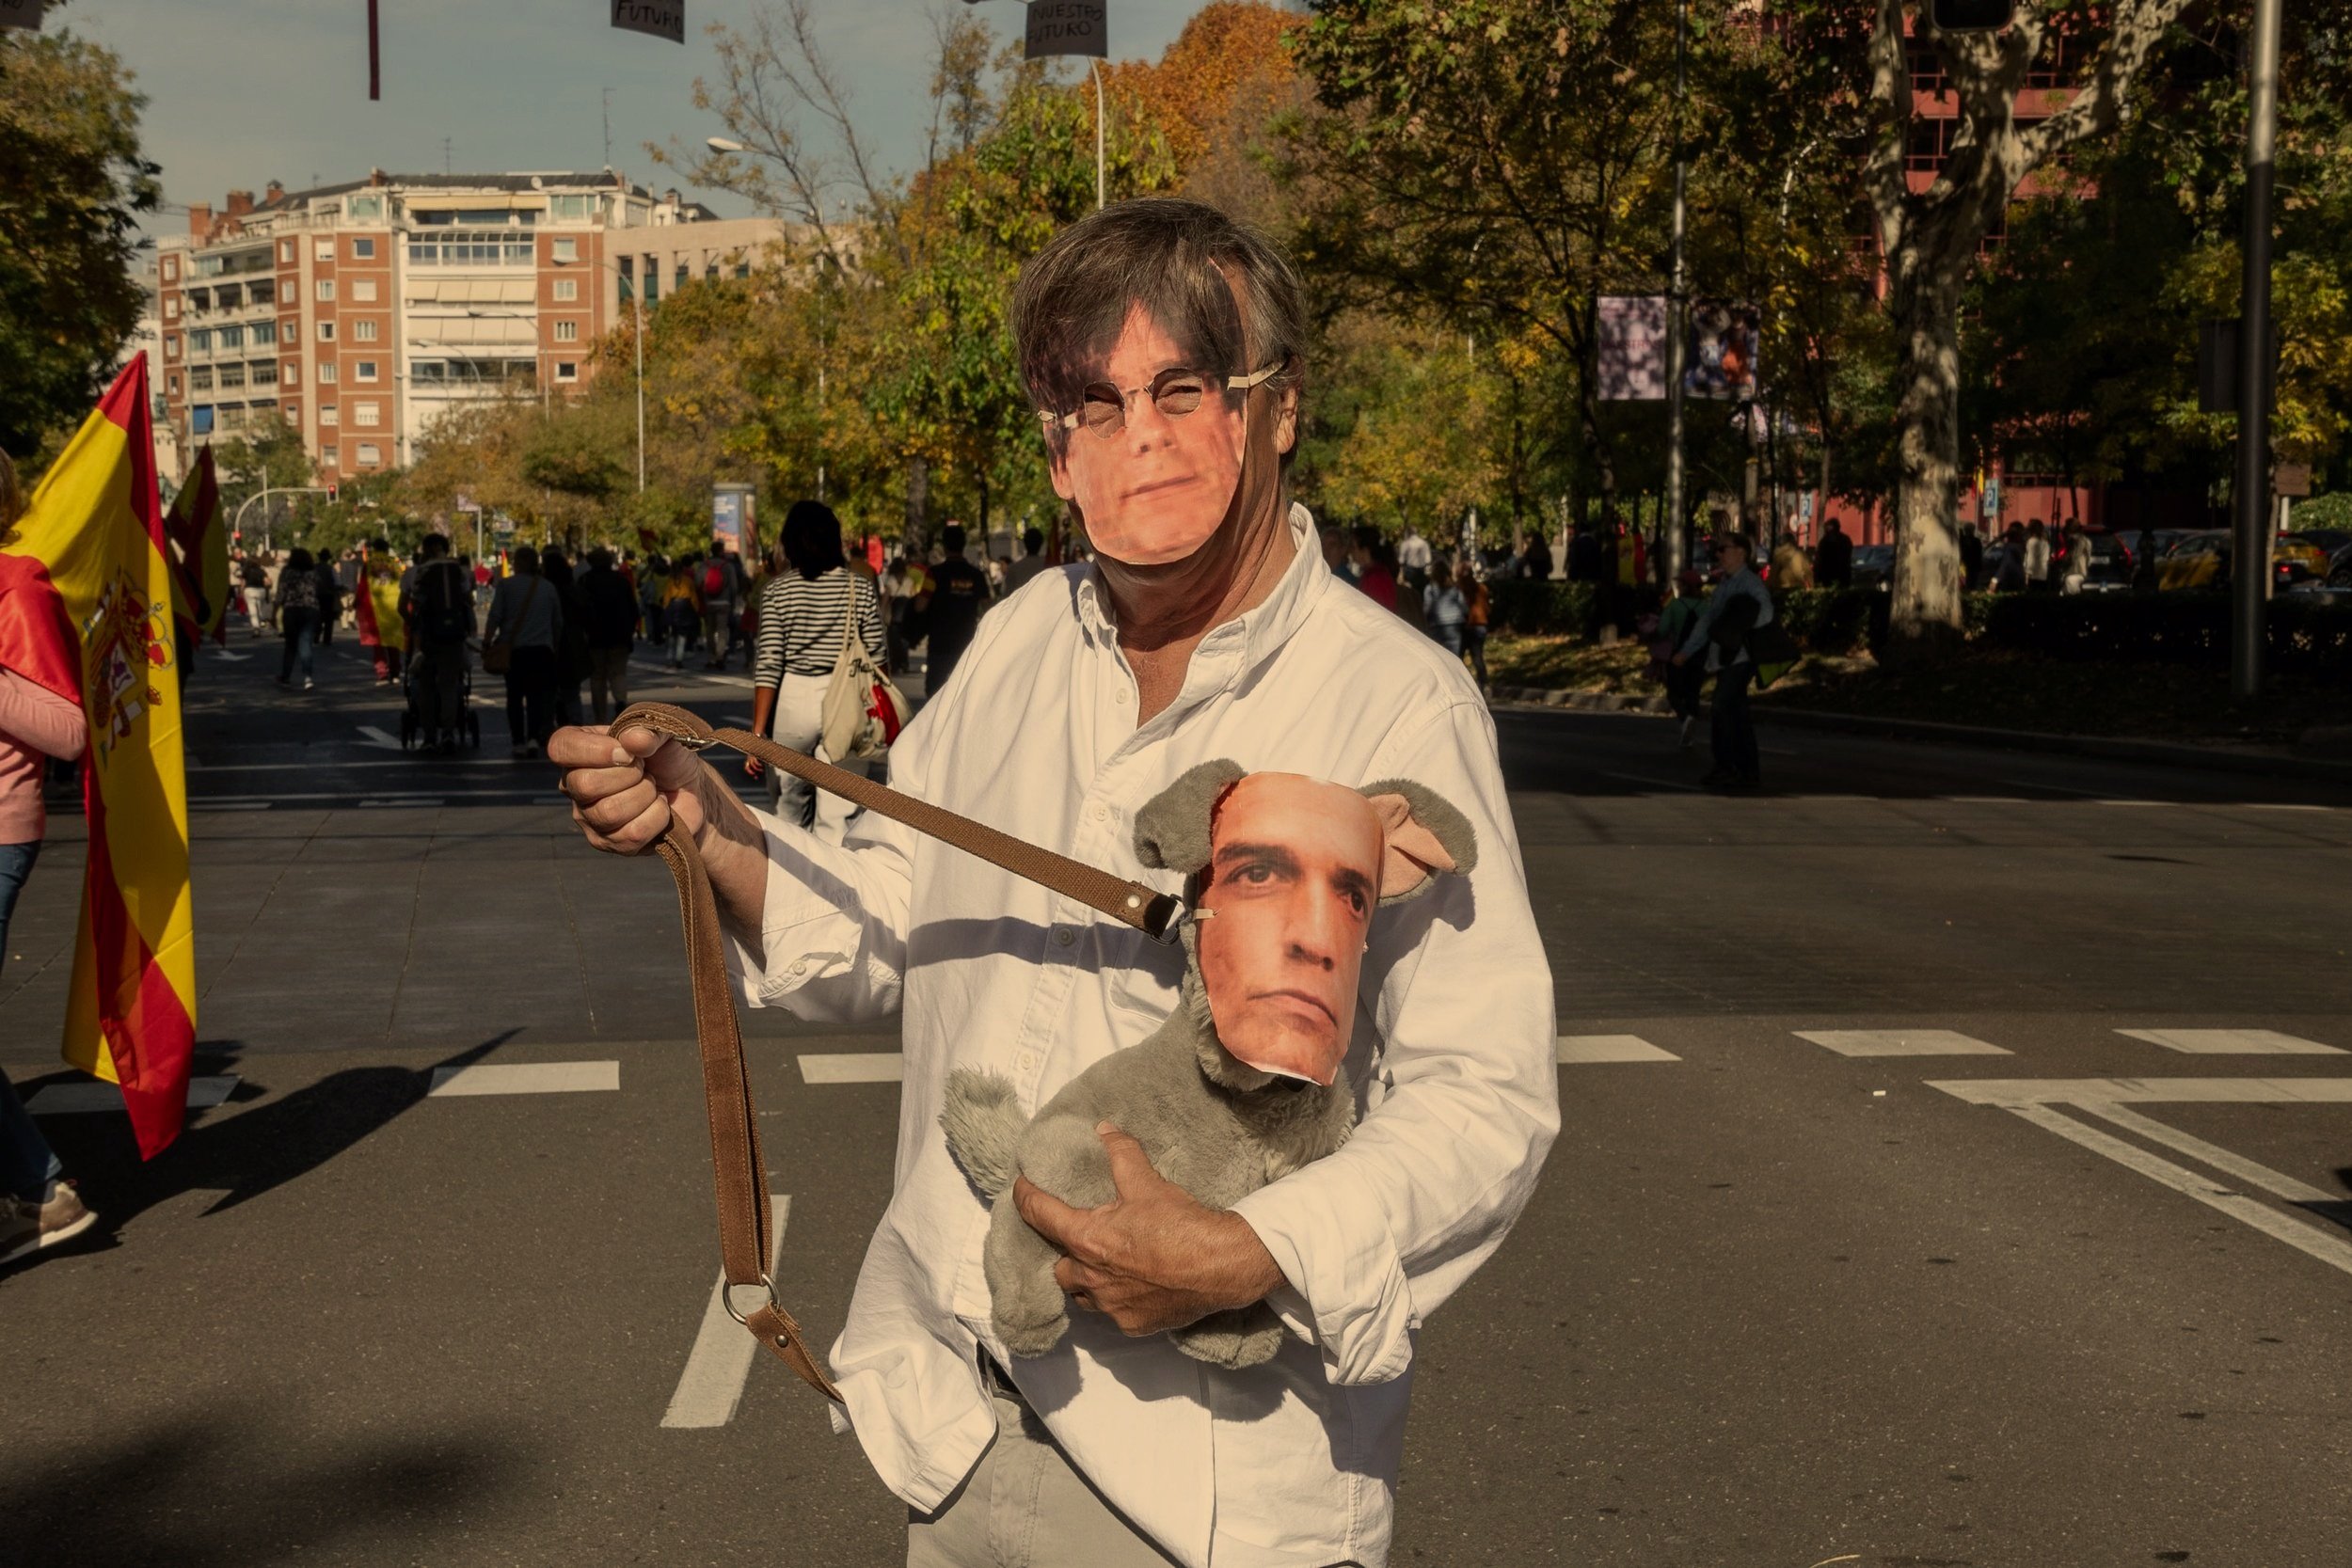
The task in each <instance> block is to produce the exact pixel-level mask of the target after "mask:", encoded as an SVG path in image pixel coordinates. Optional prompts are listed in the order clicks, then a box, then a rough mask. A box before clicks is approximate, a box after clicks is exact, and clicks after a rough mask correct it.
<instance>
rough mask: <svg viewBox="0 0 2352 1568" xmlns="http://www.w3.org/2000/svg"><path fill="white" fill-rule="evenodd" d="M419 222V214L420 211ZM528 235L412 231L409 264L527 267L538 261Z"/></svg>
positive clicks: (495, 232)
mask: <svg viewBox="0 0 2352 1568" xmlns="http://www.w3.org/2000/svg"><path fill="white" fill-rule="evenodd" d="M419 216H420V221H422V214H420V215H419ZM538 259H539V258H538V254H537V252H536V251H535V249H534V248H533V247H532V243H531V238H530V236H529V235H527V234H516V233H512V232H498V231H489V232H465V231H460V230H452V231H450V232H448V233H440V234H414V235H411V236H410V237H409V240H408V264H409V265H410V266H412V267H527V266H532V265H533V264H535V263H536V262H537V261H538Z"/></svg>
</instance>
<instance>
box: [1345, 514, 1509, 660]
mask: <svg viewBox="0 0 2352 1568" xmlns="http://www.w3.org/2000/svg"><path fill="white" fill-rule="evenodd" d="M1322 537H1323V560H1324V564H1326V565H1327V566H1329V567H1330V568H1331V570H1332V571H1333V572H1334V573H1336V574H1338V576H1339V577H1340V578H1341V580H1343V581H1344V582H1347V583H1350V584H1352V585H1354V586H1355V587H1357V588H1359V589H1360V590H1362V591H1363V593H1364V594H1366V595H1368V596H1369V597H1370V598H1371V599H1372V600H1373V602H1375V604H1377V605H1379V606H1380V607H1381V608H1382V609H1384V610H1393V611H1394V612H1395V613H1396V615H1397V617H1398V618H1399V619H1400V620H1402V621H1404V622H1405V624H1406V625H1407V626H1412V627H1414V628H1416V629H1417V630H1419V631H1421V632H1422V633H1424V634H1425V635H1427V636H1428V637H1429V638H1431V639H1432V640H1433V641H1436V642H1437V643H1438V645H1439V646H1440V647H1442V648H1444V649H1445V650H1446V652H1448V653H1450V654H1452V655H1454V657H1456V658H1459V659H1461V660H1462V661H1463V662H1464V663H1465V664H1466V665H1467V666H1468V667H1469V669H1470V673H1471V674H1472V676H1473V677H1474V678H1475V679H1476V680H1477V682H1478V689H1480V690H1481V691H1485V690H1486V689H1488V688H1489V686H1490V684H1491V683H1490V682H1489V681H1488V679H1487V676H1486V638H1487V635H1488V633H1489V632H1490V631H1491V629H1492V626H1493V618H1494V616H1493V611H1494V603H1493V598H1492V595H1490V594H1488V593H1487V591H1486V570H1485V567H1484V565H1483V564H1482V563H1481V562H1480V561H1479V559H1478V556H1477V553H1476V552H1475V551H1472V550H1463V551H1460V552H1458V553H1447V552H1441V551H1439V550H1438V548H1437V547H1436V546H1433V545H1431V544H1430V543H1429V541H1428V540H1426V539H1424V538H1422V536H1421V534H1420V533H1419V532H1418V531H1414V530H1410V529H1408V530H1406V532H1405V533H1404V535H1403V536H1402V537H1401V538H1398V539H1396V540H1394V541H1391V540H1389V539H1386V538H1384V537H1383V536H1382V535H1381V532H1380V531H1379V530H1378V529H1376V528H1374V527H1372V526H1371V525H1370V524H1359V525H1357V526H1356V527H1354V528H1342V527H1340V526H1339V525H1337V524H1335V523H1331V524H1326V525H1324V528H1323V531H1322ZM1545 575H1546V576H1549V551H1548V550H1547V552H1546V558H1545Z"/></svg>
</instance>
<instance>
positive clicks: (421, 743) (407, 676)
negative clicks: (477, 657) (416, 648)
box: [400, 654, 482, 752]
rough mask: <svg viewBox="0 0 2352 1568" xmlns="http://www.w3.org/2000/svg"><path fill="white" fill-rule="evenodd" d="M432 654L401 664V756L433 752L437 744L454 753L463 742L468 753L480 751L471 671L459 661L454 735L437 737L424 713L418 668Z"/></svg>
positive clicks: (418, 655)
mask: <svg viewBox="0 0 2352 1568" xmlns="http://www.w3.org/2000/svg"><path fill="white" fill-rule="evenodd" d="M431 657H433V656H432V655H431V654H412V655H411V656H410V657H408V658H406V659H405V660H403V661H402V663H401V670H400V695H401V700H402V702H403V703H404V704H405V705H404V706H403V707H402V709H401V712H400V749H401V750H402V751H404V752H411V751H423V752H430V751H432V750H434V749H435V746H436V743H438V745H439V749H440V750H442V751H444V752H453V751H455V750H457V748H458V745H459V744H460V743H461V742H462V743H463V744H464V745H465V747H466V749H467V750H468V751H473V752H478V751H480V750H482V716H481V715H480V714H477V713H476V712H474V710H473V669H472V666H471V665H470V664H469V662H467V661H465V660H463V659H462V658H461V660H460V662H459V665H458V676H457V692H458V696H457V732H456V733H455V734H454V735H445V736H437V735H435V734H434V733H433V730H434V726H433V724H432V723H431V722H430V721H428V720H427V718H426V716H425V711H424V695H425V694H424V691H423V689H422V687H421V683H420V682H419V681H418V679H417V670H418V666H420V665H421V664H422V663H423V662H424V661H425V660H426V659H428V658H431Z"/></svg>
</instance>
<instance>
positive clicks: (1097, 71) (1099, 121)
mask: <svg viewBox="0 0 2352 1568" xmlns="http://www.w3.org/2000/svg"><path fill="white" fill-rule="evenodd" d="M1087 66H1088V68H1089V70H1091V71H1093V72H1094V210H1095V211H1096V212H1098V213H1099V212H1101V211H1102V210H1103V62H1102V61H1100V60H1089V61H1087Z"/></svg>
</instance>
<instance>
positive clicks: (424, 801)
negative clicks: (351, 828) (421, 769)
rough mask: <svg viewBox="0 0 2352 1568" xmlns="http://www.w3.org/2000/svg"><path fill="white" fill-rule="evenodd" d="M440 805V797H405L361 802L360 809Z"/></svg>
mask: <svg viewBox="0 0 2352 1568" xmlns="http://www.w3.org/2000/svg"><path fill="white" fill-rule="evenodd" d="M440 803H441V798H440V797H439V796H438V795H419V796H407V795H404V796H400V797H398V798H396V799H393V800H362V801H360V802H359V809H360V810H362V811H365V810H366V809H367V808H369V807H370V806H437V805H439V804H440Z"/></svg>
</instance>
